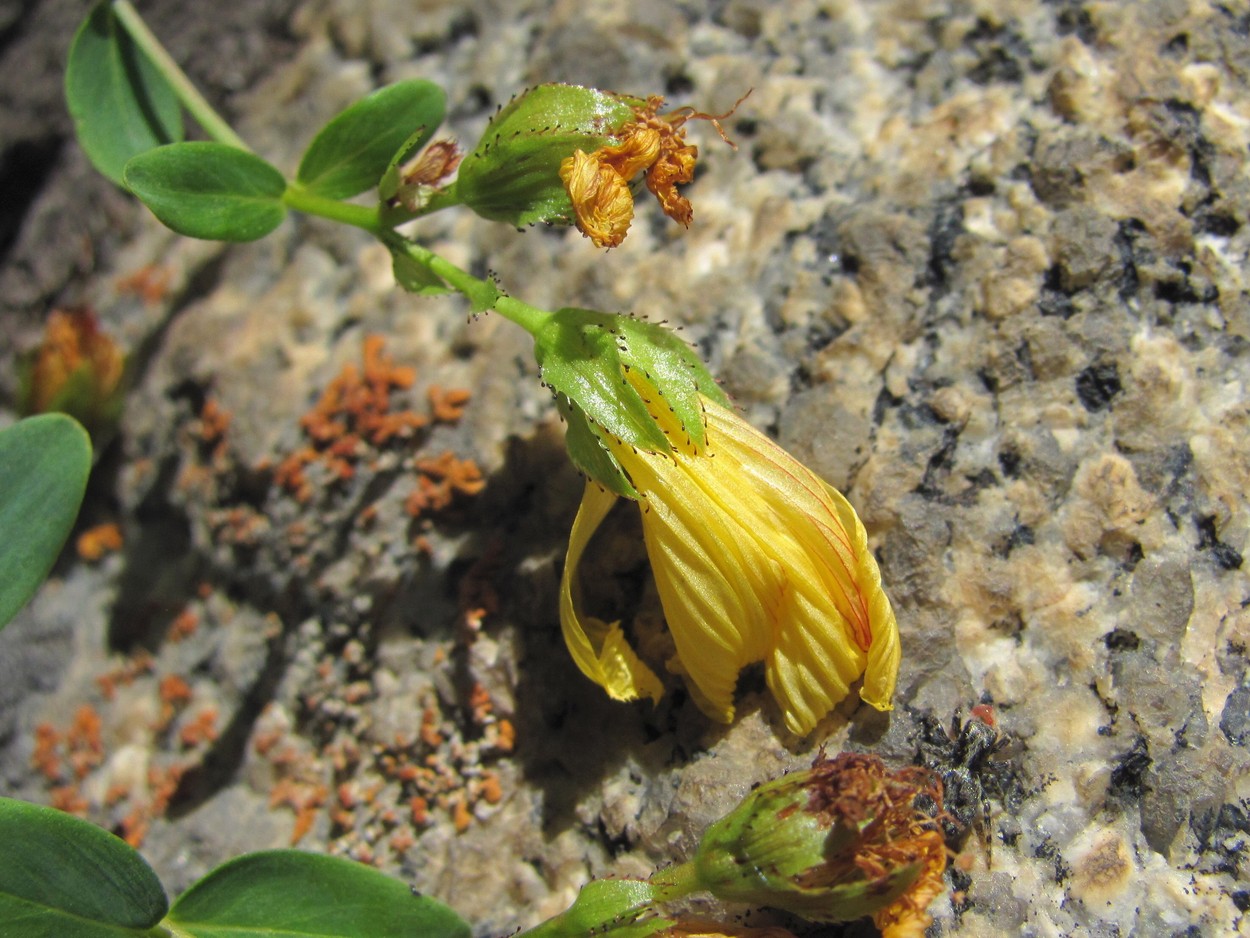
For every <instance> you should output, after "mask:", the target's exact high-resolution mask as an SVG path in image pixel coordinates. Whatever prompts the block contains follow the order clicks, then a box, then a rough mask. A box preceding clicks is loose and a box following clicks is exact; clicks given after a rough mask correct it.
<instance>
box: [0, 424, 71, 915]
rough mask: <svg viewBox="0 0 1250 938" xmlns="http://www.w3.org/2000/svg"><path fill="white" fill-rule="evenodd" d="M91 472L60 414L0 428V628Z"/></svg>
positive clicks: (60, 538)
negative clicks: (3, 428)
mask: <svg viewBox="0 0 1250 938" xmlns="http://www.w3.org/2000/svg"><path fill="white" fill-rule="evenodd" d="M90 473H91V440H90V438H89V437H88V436H87V431H85V430H84V429H83V428H82V427H81V426H79V424H78V423H77V422H76V421H74V420H73V419H71V418H70V417H67V416H65V415H64V414H40V415H39V416H37V417H28V418H26V419H25V420H21V421H19V422H17V423H15V424H14V425H13V426H11V427H9V428H8V429H6V430H3V431H0V628H3V627H4V626H5V625H7V624H8V622H9V620H10V619H12V618H13V616H15V615H16V614H17V611H18V610H19V609H21V608H22V606H24V605H26V602H27V600H29V599H30V597H31V596H33V595H34V594H35V590H37V589H38V588H39V584H40V583H42V582H43V580H44V577H46V576H47V575H48V571H49V570H51V569H52V564H53V563H55V562H56V558H57V555H58V554H59V553H60V552H61V547H62V546H63V545H64V544H65V539H66V538H67V537H69V532H70V530H71V529H72V528H73V527H74V519H75V518H77V517H78V506H79V505H80V504H82V497H83V493H84V492H85V491H86V489H87V476H88V475H89V474H90ZM5 842H6V841H5V840H4V839H3V838H0V844H3V843H5ZM2 920H3V917H2V916H0V921H2Z"/></svg>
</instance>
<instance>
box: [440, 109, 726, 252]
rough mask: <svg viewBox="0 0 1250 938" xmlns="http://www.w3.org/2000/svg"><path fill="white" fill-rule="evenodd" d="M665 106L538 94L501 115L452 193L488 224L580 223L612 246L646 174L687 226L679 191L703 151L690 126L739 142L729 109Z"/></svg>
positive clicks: (667, 210) (687, 211)
mask: <svg viewBox="0 0 1250 938" xmlns="http://www.w3.org/2000/svg"><path fill="white" fill-rule="evenodd" d="M748 93H749V92H748ZM744 97H745V96H744ZM663 103H664V98H662V97H661V96H659V95H652V96H651V97H649V98H646V99H643V98H633V97H629V96H627V95H619V94H614V93H612V92H607V91H599V90H597V89H595V88H581V87H578V86H577V85H539V86H538V87H536V88H532V89H531V90H529V91H527V92H525V94H523V95H521V96H520V97H518V98H514V99H513V100H512V101H511V102H509V103H508V105H507V106H506V107H504V108H502V109H501V110H500V111H499V113H498V114H496V115H495V118H494V120H492V121H491V122H490V125H489V126H488V127H487V128H486V133H485V134H484V135H483V136H482V139H481V140H480V141H478V144H477V146H476V147H474V148H473V152H472V153H470V154H469V155H468V156H467V157H465V159H464V162H463V163H461V165H460V175H459V177H458V178H457V181H456V186H455V197H456V198H457V199H458V200H459V201H460V202H461V203H463V204H464V205H467V206H468V207H469V208H471V209H473V211H475V212H477V213H478V214H479V215H481V216H483V217H484V218H490V219H494V220H497V221H506V222H510V223H511V224H514V225H529V224H534V223H535V222H545V223H547V224H561V225H568V224H576V225H577V227H578V228H580V229H581V231H582V234H584V235H586V237H588V238H590V240H591V241H593V242H594V243H595V245H596V246H598V247H616V246H617V245H618V244H620V243H621V242H622V241H623V240H624V239H625V233H626V232H627V231H628V230H629V225H630V222H631V221H632V220H633V217H634V196H633V190H632V188H631V186H632V185H633V181H634V179H635V177H636V176H638V175H639V174H644V176H645V179H646V186H647V189H648V190H649V191H650V192H651V194H652V195H654V196H655V197H656V200H657V201H658V202H659V203H660V207H661V208H662V209H663V210H664V214H666V215H667V216H668V217H669V218H671V219H673V220H674V221H676V222H679V223H680V224H682V225H686V226H689V224H690V221H691V218H692V217H693V210H692V209H691V207H690V202H689V201H688V200H687V199H686V198H685V197H684V196H683V195H681V194H680V193H679V192H678V191H677V187H678V186H679V185H685V184H686V183H688V182H691V181H692V180H693V179H694V167H695V160H696V159H697V157H698V155H699V149H698V147H696V146H695V145H694V144H692V143H688V142H687V141H686V136H685V133H686V131H685V125H686V122H687V121H691V120H706V121H709V122H711V124H712V125H713V126H714V127H715V128H716V129H717V131H718V132H719V133H720V135H721V138H722V139H724V140H725V142H726V143H729V145H730V146H734V145H733V144H732V143H730V141H729V138H728V137H726V136H725V133H724V130H723V129H722V128H721V125H720V120H721V119H722V118H725V117H728V116H729V114H732V113H733V110H730V111H729V112H728V113H726V114H720V115H713V114H704V113H702V112H700V111H696V110H694V109H693V108H689V107H683V108H678V109H677V110H675V111H672V112H669V113H666V114H661V113H659V109H660V106H661V105H662V104H663ZM737 106H738V105H737V104H735V105H734V108H735V109H736V108H737Z"/></svg>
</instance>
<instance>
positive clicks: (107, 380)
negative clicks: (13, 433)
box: [21, 309, 125, 443]
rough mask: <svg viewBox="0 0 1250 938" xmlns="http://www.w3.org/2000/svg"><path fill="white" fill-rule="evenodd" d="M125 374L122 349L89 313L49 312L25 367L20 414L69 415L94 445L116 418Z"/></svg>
mask: <svg viewBox="0 0 1250 938" xmlns="http://www.w3.org/2000/svg"><path fill="white" fill-rule="evenodd" d="M124 372H125V357H124V356H123V355H122V351H121V349H120V348H118V346H117V343H116V342H114V341H113V339H112V338H111V337H110V336H109V335H108V334H107V333H105V332H104V331H103V330H101V329H100V325H99V322H98V321H97V320H96V317H95V314H94V313H93V312H91V310H89V309H69V310H54V311H53V312H52V314H51V315H50V316H48V321H47V324H46V325H45V327H44V334H43V340H42V342H40V344H39V347H38V348H36V349H35V350H34V352H32V353H31V355H30V356H29V357H28V358H27V360H26V361H25V362H24V367H23V373H22V380H21V385H22V412H23V413H25V414H41V413H47V412H49V411H59V412H61V413H66V414H69V415H70V416H72V417H74V418H76V419H77V420H78V421H79V423H81V424H82V425H83V426H84V427H86V428H87V430H88V431H89V432H90V433H91V435H92V437H93V438H95V439H96V442H97V443H99V438H100V436H101V435H102V434H108V433H110V432H111V431H112V429H113V427H114V426H115V425H116V423H117V419H118V417H119V416H120V413H121V405H122V392H123V387H122V377H123V375H124Z"/></svg>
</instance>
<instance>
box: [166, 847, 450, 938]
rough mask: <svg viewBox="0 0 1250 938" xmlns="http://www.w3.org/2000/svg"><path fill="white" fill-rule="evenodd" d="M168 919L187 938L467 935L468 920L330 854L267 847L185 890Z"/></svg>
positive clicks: (441, 937) (427, 937)
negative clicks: (187, 937)
mask: <svg viewBox="0 0 1250 938" xmlns="http://www.w3.org/2000/svg"><path fill="white" fill-rule="evenodd" d="M167 921H168V922H169V923H170V924H171V925H173V926H174V927H175V928H176V929H178V932H179V934H185V935H189V936H193V938H257V935H258V934H260V935H282V936H283V938H313V936H316V938H392V936H393V938H413V936H419V938H468V935H469V926H468V925H467V924H466V923H465V921H464V920H463V919H461V918H460V917H459V916H458V915H456V913H455V912H453V911H451V909H449V908H447V907H446V906H445V905H443V904H442V903H440V902H437V901H435V900H434V899H428V898H425V897H424V896H418V895H414V894H413V892H412V891H411V890H410V889H409V888H408V887H407V886H405V885H404V884H403V883H401V882H400V881H399V880H397V879H392V878H391V877H389V876H386V875H384V874H382V873H379V872H378V871H377V870H373V869H370V868H369V867H366V866H362V865H361V864H359V863H353V862H352V861H350V860H342V859H338V858H336V857H325V856H319V855H317V854H313V853H304V852H302V851H299V850H268V851H263V852H261V853H251V854H247V855H246V856H242V857H239V858H238V859H235V860H231V861H229V862H227V863H224V864H222V865H221V866H219V867H217V869H215V870H213V871H212V872H211V873H209V874H208V875H207V876H205V877H204V878H203V879H201V880H199V881H198V882H197V883H195V884H194V885H193V886H192V887H191V888H190V889H188V890H187V891H186V892H185V893H183V894H182V896H180V897H179V899H178V901H177V902H175V903H174V907H173V909H171V910H170V913H169V917H168V919H167Z"/></svg>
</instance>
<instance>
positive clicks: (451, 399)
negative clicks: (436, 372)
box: [426, 384, 473, 423]
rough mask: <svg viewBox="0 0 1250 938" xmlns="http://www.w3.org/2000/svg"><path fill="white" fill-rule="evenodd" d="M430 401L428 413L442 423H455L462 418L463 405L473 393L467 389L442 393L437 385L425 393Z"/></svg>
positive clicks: (456, 389) (449, 390)
mask: <svg viewBox="0 0 1250 938" xmlns="http://www.w3.org/2000/svg"><path fill="white" fill-rule="evenodd" d="M426 395H427V396H428V397H429V400H430V413H431V414H432V415H433V417H434V419H435V420H438V421H440V422H442V423H456V422H457V421H459V420H460V419H461V418H463V417H464V409H465V405H466V404H468V402H469V398H471V397H472V396H473V392H472V391H469V390H468V389H467V388H448V389H447V390H446V391H444V390H443V389H442V388H441V387H439V386H438V385H437V384H432V385H430V389H429V390H428V391H427V392H426Z"/></svg>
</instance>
